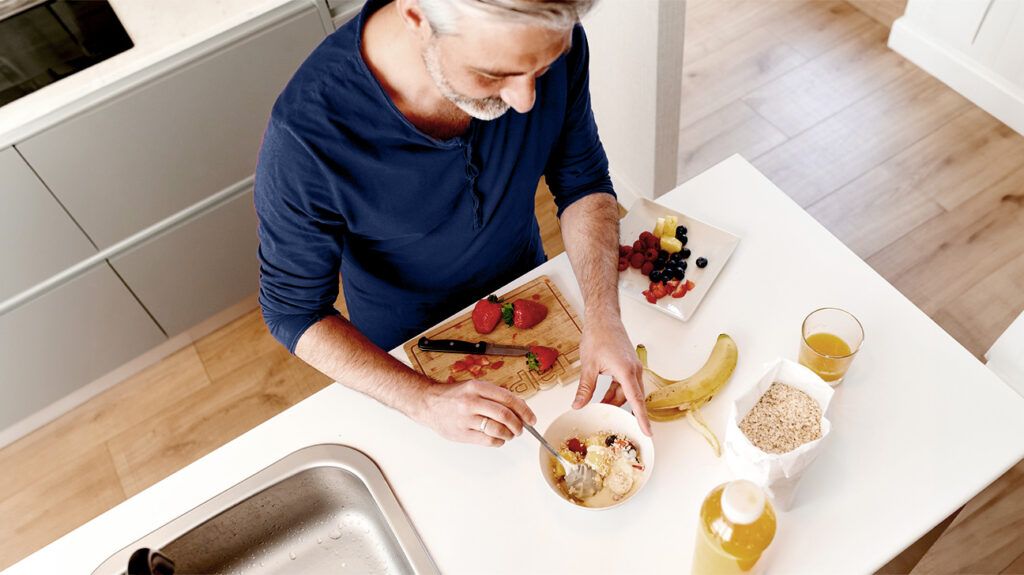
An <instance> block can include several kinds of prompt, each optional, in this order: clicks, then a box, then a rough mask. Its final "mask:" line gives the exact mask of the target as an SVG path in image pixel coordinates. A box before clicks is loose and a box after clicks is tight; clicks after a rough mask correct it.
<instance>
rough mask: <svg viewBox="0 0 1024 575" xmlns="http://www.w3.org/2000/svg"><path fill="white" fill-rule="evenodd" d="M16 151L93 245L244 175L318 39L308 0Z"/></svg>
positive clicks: (320, 28) (319, 25)
mask: <svg viewBox="0 0 1024 575" xmlns="http://www.w3.org/2000/svg"><path fill="white" fill-rule="evenodd" d="M300 5H301V6H303V7H304V8H303V9H302V10H301V11H299V12H298V13H296V14H293V15H291V16H288V17H285V18H283V20H281V19H280V18H279V21H271V22H264V21H262V20H261V19H258V20H257V21H254V22H252V23H249V24H246V25H245V26H246V27H247V28H248V27H252V28H253V29H252V31H251V32H247V33H245V34H243V35H242V36H241V38H240V39H234V36H235V35H237V34H238V32H237V30H236V31H233V32H232V33H231V38H232V40H231V41H230V42H229V41H227V40H222V41H221V42H220V44H224V43H225V42H226V43H227V45H218V44H217V43H216V42H214V45H212V46H210V47H209V48H208V49H205V48H204V50H206V52H205V53H200V54H199V55H198V56H192V55H190V56H187V58H189V59H188V60H187V62H185V63H183V64H182V65H180V66H178V67H177V68H176V69H175V70H174V71H173V72H170V73H167V74H163V75H160V76H158V77H157V79H155V80H151V81H147V82H145V83H143V84H141V85H140V86H137V87H134V88H132V89H130V90H128V91H126V92H125V93H122V94H120V95H118V96H117V97H115V98H113V99H111V100H109V101H107V102H105V103H103V104H100V105H98V106H97V107H95V108H92V109H90V110H89V111H87V112H85V113H82V114H80V115H78V116H75V117H73V118H71V119H69V120H67V121H65V122H62V123H60V124H58V125H57V126H54V127H53V128H50V129H49V130H46V131H44V132H42V133H40V134H38V135H36V136H34V137H31V138H29V139H28V140H26V141H25V142H23V143H21V144H18V149H19V150H21V152H22V153H23V154H24V156H25V159H26V160H28V162H29V164H31V165H32V167H34V168H35V169H36V171H37V172H38V173H39V176H40V178H41V179H42V180H43V182H45V183H46V185H47V186H48V187H49V188H50V189H51V190H52V191H53V193H54V194H55V195H56V196H57V198H58V199H59V200H60V201H61V202H62V203H63V204H64V206H65V207H67V209H68V211H69V212H70V213H71V215H72V216H73V217H74V218H75V219H76V220H77V221H78V223H79V224H80V225H81V226H82V228H83V229H84V230H85V232H86V233H87V234H88V235H89V237H90V238H92V240H93V241H94V242H95V243H96V245H97V246H99V247H100V248H101V249H102V248H105V247H108V246H110V245H111V244H113V243H116V242H118V241H120V240H122V239H124V238H126V237H128V236H130V235H131V234H133V233H135V232H137V231H139V230H141V229H143V228H145V227H147V226H150V225H152V224H154V223H156V222H158V221H160V220H162V219H164V218H166V217H168V216H170V215H172V214H174V213H176V212H178V211H180V210H182V209H184V208H186V207H188V206H191V205H192V204H195V203H196V202H198V201H200V200H202V199H204V198H206V197H208V196H210V195H212V194H214V193H216V192H219V191H221V190H223V189H225V188H227V187H229V186H231V185H232V184H236V183H237V182H239V181H241V180H242V179H244V178H246V177H248V176H250V175H252V173H253V171H254V168H255V165H256V154H257V151H258V149H259V145H260V141H261V138H262V136H263V131H264V129H265V128H266V125H267V119H268V118H269V116H270V109H271V107H272V106H273V103H274V101H275V99H276V98H277V95H278V94H279V93H280V92H281V90H282V89H283V88H284V85H285V84H286V83H287V81H288V80H289V79H290V78H291V76H292V74H293V73H294V72H295V70H296V69H297V68H298V66H299V64H300V63H301V62H302V61H303V60H304V59H305V58H306V56H307V55H308V54H309V53H310V52H311V51H312V50H313V48H314V47H316V45H317V44H318V43H319V42H320V41H321V40H322V39H323V38H324V37H325V34H326V32H325V30H324V24H323V22H322V20H321V18H320V14H319V12H318V10H317V8H316V5H315V4H314V3H313V2H302V3H300Z"/></svg>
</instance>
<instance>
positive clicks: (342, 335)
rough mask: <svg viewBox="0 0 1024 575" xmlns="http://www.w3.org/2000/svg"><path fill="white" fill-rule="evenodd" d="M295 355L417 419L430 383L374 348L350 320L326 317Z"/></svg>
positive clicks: (309, 332) (305, 335) (305, 337)
mask: <svg viewBox="0 0 1024 575" xmlns="http://www.w3.org/2000/svg"><path fill="white" fill-rule="evenodd" d="M295 355H296V356H298V357H299V359H301V360H303V361H305V362H306V363H308V364H309V365H311V366H313V367H315V368H316V369H317V370H319V371H320V372H322V373H324V374H325V375H327V376H328V377H330V378H331V379H333V380H335V381H338V382H341V383H343V384H344V385H345V386H347V387H350V388H352V389H354V390H356V391H359V392H361V393H364V394H366V395H369V396H370V397H373V398H374V399H376V400H377V401H380V402H381V403H383V404H385V405H389V406H391V407H394V408H395V409H398V410H399V411H401V412H402V413H404V414H406V415H407V416H409V417H411V418H412V419H417V416H418V412H419V411H420V409H421V408H422V396H423V394H422V391H423V390H424V389H425V388H426V387H428V386H429V385H431V381H430V380H429V379H428V378H427V377H426V376H424V375H421V374H419V373H417V372H415V371H413V370H412V369H409V367H408V366H406V365H405V364H403V363H401V362H400V361H398V360H397V359H395V358H393V357H391V356H390V355H389V354H388V353H387V352H385V351H383V350H381V349H380V348H379V347H377V346H376V345H374V344H373V343H371V342H370V340H368V339H367V338H366V336H364V335H363V334H362V333H360V332H359V330H358V329H356V328H355V326H353V325H352V324H351V323H350V322H349V321H348V320H346V319H344V318H342V317H339V316H329V317H326V318H324V319H322V320H320V321H319V322H317V323H316V324H314V325H313V326H311V327H310V328H309V329H307V330H306V332H305V333H303V334H302V337H300V338H299V342H298V344H297V345H296V346H295Z"/></svg>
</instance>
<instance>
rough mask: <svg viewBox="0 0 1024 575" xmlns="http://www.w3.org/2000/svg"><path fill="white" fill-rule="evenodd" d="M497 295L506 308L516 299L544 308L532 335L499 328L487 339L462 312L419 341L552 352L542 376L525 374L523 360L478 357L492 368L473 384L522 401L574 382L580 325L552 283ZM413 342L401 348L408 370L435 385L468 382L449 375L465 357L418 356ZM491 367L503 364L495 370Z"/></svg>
mask: <svg viewBox="0 0 1024 575" xmlns="http://www.w3.org/2000/svg"><path fill="white" fill-rule="evenodd" d="M497 295H498V297H500V298H501V299H503V300H504V301H506V302H513V301H515V300H517V299H532V300H535V301H538V302H540V303H542V304H544V305H546V306H547V308H548V316H547V317H546V318H544V321H542V322H540V323H539V324H537V325H535V326H534V327H533V328H531V329H517V328H514V327H509V326H507V325H505V324H504V323H500V324H498V327H497V328H495V330H494V331H492V332H491V333H489V334H487V335H481V334H479V333H477V331H476V328H474V327H473V318H472V312H471V311H467V312H466V313H464V314H462V315H459V316H457V317H455V318H453V319H452V320H450V321H448V322H447V323H444V324H441V325H439V326H437V327H434V328H433V329H430V330H428V331H427V332H426V333H425V334H423V335H426V336H427V337H429V338H431V339H460V340H464V341H472V342H477V341H480V340H484V341H487V342H489V343H496V344H505V345H524V346H529V345H543V346H547V347H553V348H555V349H557V350H558V351H559V355H558V362H557V363H556V364H555V365H554V366H552V367H551V369H549V370H548V371H547V372H545V373H543V374H538V373H537V372H535V371H530V370H529V369H527V367H526V358H524V357H512V356H496V355H488V356H481V357H483V358H486V360H487V361H488V362H491V363H492V365H489V366H484V368H483V375H481V376H480V377H478V378H477V379H483V380H486V381H490V382H491V383H494V384H495V385H500V386H501V387H504V388H506V389H508V390H510V391H512V392H513V393H515V394H516V395H518V396H519V397H522V398H524V399H525V398H527V397H530V396H532V395H533V394H535V393H537V392H538V391H540V390H542V389H550V388H552V387H554V386H556V385H564V384H566V383H570V382H573V381H576V380H577V379H579V376H580V361H579V360H580V337H581V336H582V334H583V324H582V323H581V322H580V320H579V318H578V317H577V316H576V312H575V311H573V309H572V307H571V306H569V302H567V301H565V298H564V297H562V294H561V292H559V291H558V288H557V287H555V284H554V283H552V282H551V279H550V278H548V276H540V277H539V278H537V279H535V280H533V281H531V282H529V283H526V284H524V285H522V286H519V287H518V288H516V289H514V290H512V291H510V292H508V293H505V294H497ZM418 340H419V337H415V338H413V339H411V340H409V341H407V342H405V345H404V346H403V347H404V348H405V352H406V354H407V355H408V356H409V360H410V362H411V363H412V367H413V369H415V370H417V371H419V372H420V373H422V374H424V375H426V376H428V377H431V378H433V379H435V380H437V381H447V380H448V377H449V376H453V377H454V378H455V380H456V381H468V380H470V379H473V376H472V375H471V374H470V373H469V372H467V371H462V372H459V373H454V374H453V373H452V372H451V369H450V368H451V365H452V364H453V363H455V362H456V361H460V360H464V359H465V358H466V356H465V355H463V354H460V353H438V352H430V351H422V350H420V349H419V348H418V347H416V342H417V341H418ZM493 362H502V364H501V366H500V367H498V368H494V367H493Z"/></svg>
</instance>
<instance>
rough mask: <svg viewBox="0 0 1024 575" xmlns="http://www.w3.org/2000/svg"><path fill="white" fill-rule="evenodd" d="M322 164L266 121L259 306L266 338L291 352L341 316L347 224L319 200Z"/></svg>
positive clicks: (260, 167)
mask: <svg viewBox="0 0 1024 575" xmlns="http://www.w3.org/2000/svg"><path fill="white" fill-rule="evenodd" d="M325 182H326V179H325V177H324V174H323V171H322V166H321V165H319V164H318V163H317V162H315V161H314V159H313V155H312V154H311V153H310V151H309V150H308V149H307V148H306V147H304V146H303V144H302V143H301V142H300V140H299V139H298V138H296V137H295V135H294V134H293V133H292V132H291V131H290V130H289V129H288V128H287V127H286V126H282V125H279V124H277V123H276V122H275V121H274V120H271V122H270V125H269V126H268V128H267V132H266V134H265V135H264V137H263V146H262V148H261V149H260V155H259V161H258V163H257V167H256V181H255V190H254V197H255V203H256V214H257V216H258V219H259V227H258V233H259V240H260V245H259V253H258V256H259V263H260V296H259V300H260V307H261V310H262V312H263V320H264V322H266V324H267V327H268V328H269V329H270V333H271V334H272V335H273V336H274V338H276V339H277V340H278V341H279V342H281V344H282V345H284V346H285V347H287V348H288V351H290V352H292V353H294V352H295V345H296V344H297V343H298V341H299V338H300V337H301V336H302V334H303V333H305V331H306V329H308V328H309V327H310V326H311V325H313V324H315V323H316V322H318V321H320V320H321V319H323V318H324V317H327V316H330V315H338V310H336V309H335V308H334V302H335V300H336V299H337V297H338V271H339V269H340V266H341V254H342V248H343V245H344V243H343V242H344V240H343V238H344V230H345V224H344V222H343V221H340V218H339V216H338V215H337V214H336V213H333V212H332V211H331V210H328V209H324V206H323V205H322V202H323V201H324V200H325V199H326V198H328V197H329V196H328V195H327V193H326V191H325V189H324V186H325Z"/></svg>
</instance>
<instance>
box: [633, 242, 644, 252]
mask: <svg viewBox="0 0 1024 575" xmlns="http://www.w3.org/2000/svg"><path fill="white" fill-rule="evenodd" d="M645 249H647V246H646V245H644V243H643V242H642V241H640V240H637V241H635V242H633V251H634V252H640V253H643V251H644V250H645Z"/></svg>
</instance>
